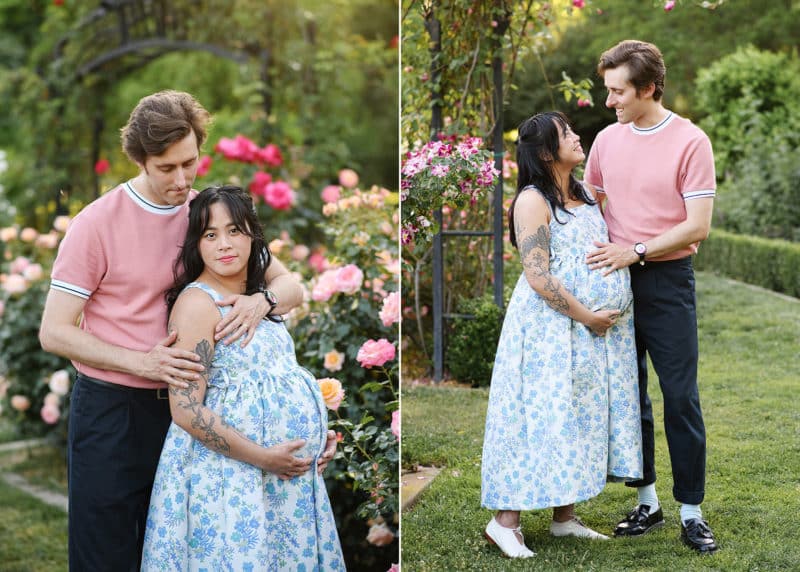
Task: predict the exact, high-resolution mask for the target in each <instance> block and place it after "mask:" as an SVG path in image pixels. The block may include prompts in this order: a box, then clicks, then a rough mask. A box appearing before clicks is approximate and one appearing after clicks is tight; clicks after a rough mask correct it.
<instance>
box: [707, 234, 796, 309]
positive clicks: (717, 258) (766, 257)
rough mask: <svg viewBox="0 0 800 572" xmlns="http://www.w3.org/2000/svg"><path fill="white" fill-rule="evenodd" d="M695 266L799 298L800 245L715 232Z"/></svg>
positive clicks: (708, 239)
mask: <svg viewBox="0 0 800 572" xmlns="http://www.w3.org/2000/svg"><path fill="white" fill-rule="evenodd" d="M695 267H696V268H697V269H698V270H710V271H713V272H716V273H718V274H722V275H724V276H728V277H730V278H734V279H736V280H741V281H743V282H747V283H748V284H755V285H757V286H761V287H763V288H767V289H769V290H774V291H776V292H783V293H784V294H788V295H790V296H795V297H800V244H795V243H792V242H787V241H785V240H770V239H766V238H761V237H758V236H745V235H738V234H733V233H731V232H726V231H724V230H716V229H715V230H713V231H712V232H711V235H710V236H709V237H708V238H707V239H706V240H705V241H704V242H703V244H701V245H700V249H699V250H698V252H697V256H695Z"/></svg>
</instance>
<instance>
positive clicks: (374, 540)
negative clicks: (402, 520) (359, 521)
mask: <svg viewBox="0 0 800 572" xmlns="http://www.w3.org/2000/svg"><path fill="white" fill-rule="evenodd" d="M393 540H394V533H393V532H392V531H391V530H389V527H388V526H386V525H385V524H383V523H381V524H373V525H372V526H370V527H369V532H368V533H367V542H369V543H370V544H373V545H375V546H386V545H387V544H391V543H392V541H393Z"/></svg>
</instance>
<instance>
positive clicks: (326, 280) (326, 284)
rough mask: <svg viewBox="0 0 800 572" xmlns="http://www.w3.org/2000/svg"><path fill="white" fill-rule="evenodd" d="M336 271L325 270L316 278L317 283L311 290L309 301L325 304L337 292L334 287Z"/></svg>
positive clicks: (335, 286)
mask: <svg viewBox="0 0 800 572" xmlns="http://www.w3.org/2000/svg"><path fill="white" fill-rule="evenodd" d="M337 273H338V270H337V269H335V268H334V269H331V270H326V271H325V272H323V273H322V274H320V275H319V277H318V278H317V283H316V284H314V288H313V289H312V290H311V299H312V300H314V301H315V302H327V301H328V300H330V299H331V296H333V295H334V294H336V292H338V288H337V285H336V275H337Z"/></svg>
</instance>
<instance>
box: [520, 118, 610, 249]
mask: <svg viewBox="0 0 800 572" xmlns="http://www.w3.org/2000/svg"><path fill="white" fill-rule="evenodd" d="M559 129H560V130H561V131H562V132H563V133H566V132H567V129H569V121H568V120H567V117H566V115H564V114H563V113H561V112H560V111H547V112H545V113H539V114H537V115H534V116H533V117H529V118H528V119H526V120H525V121H523V122H522V123H521V124H520V126H519V127H518V128H517V133H518V135H517V166H518V172H517V192H516V194H515V195H514V200H512V201H511V207H509V209H508V236H509V238H510V239H511V244H512V245H513V246H514V247H516V246H517V233H516V232H515V230H514V205H515V204H516V202H517V198H518V197H519V194H520V192H521V191H522V190H523V189H525V188H526V187H530V186H534V187H536V188H537V189H539V192H540V193H542V195H543V196H544V198H545V200H546V201H547V202H548V203H549V204H550V208H551V209H552V210H553V216H555V218H556V221H557V222H558V223H559V224H564V223H563V222H561V220H560V219H559V218H558V210H559V209H560V210H562V211H564V212H565V213H567V214H568V215H571V216H572V213H571V212H569V211H568V210H567V209H566V208H565V207H564V200H563V199H562V198H561V193H560V192H559V189H558V184H557V183H556V176H555V171H554V170H553V163H554V162H555V161H556V160H557V159H558V148H559V141H558V132H559ZM569 196H570V197H571V198H572V199H575V200H580V201H583V202H585V203H587V204H590V205H593V204H596V203H595V201H594V199H593V198H592V197H591V195H590V194H589V193H588V192H587V191H586V189H585V188H584V187H583V185H581V184H580V183H579V182H578V180H577V179H576V178H575V176H574V175H573V174H572V173H570V175H569Z"/></svg>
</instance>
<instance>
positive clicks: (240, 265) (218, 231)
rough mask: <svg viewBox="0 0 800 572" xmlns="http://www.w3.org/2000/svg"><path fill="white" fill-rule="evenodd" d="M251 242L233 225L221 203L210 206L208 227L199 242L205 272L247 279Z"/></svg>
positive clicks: (229, 215)
mask: <svg viewBox="0 0 800 572" xmlns="http://www.w3.org/2000/svg"><path fill="white" fill-rule="evenodd" d="M252 243H253V239H252V238H250V237H249V236H247V235H246V234H245V233H243V232H242V231H241V229H239V227H238V226H236V224H235V223H234V222H233V219H232V218H231V214H230V213H229V212H228V208H227V207H226V206H225V204H224V203H222V202H216V203H214V204H212V205H211V207H210V208H209V218H208V226H207V227H206V229H205V230H204V231H203V235H202V236H201V237H200V242H199V243H198V248H199V250H200V258H202V259H203V263H204V264H205V267H206V270H208V271H209V272H211V273H212V274H215V275H217V276H220V277H225V278H240V279H242V280H246V279H247V261H248V260H249V259H250V248H251V246H252Z"/></svg>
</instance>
